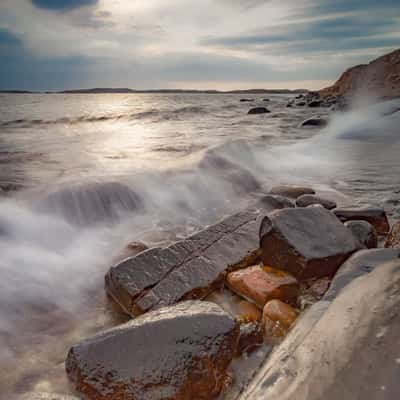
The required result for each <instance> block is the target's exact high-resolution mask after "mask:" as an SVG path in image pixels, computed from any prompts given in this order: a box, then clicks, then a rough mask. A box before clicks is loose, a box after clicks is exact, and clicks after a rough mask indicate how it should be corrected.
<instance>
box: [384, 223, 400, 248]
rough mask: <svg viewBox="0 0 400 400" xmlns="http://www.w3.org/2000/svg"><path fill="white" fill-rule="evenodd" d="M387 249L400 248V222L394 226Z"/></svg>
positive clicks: (386, 245) (388, 238) (388, 239)
mask: <svg viewBox="0 0 400 400" xmlns="http://www.w3.org/2000/svg"><path fill="white" fill-rule="evenodd" d="M385 247H395V248H400V221H399V222H397V223H395V224H394V225H393V226H392V229H391V230H390V233H389V235H388V237H387V239H386V242H385Z"/></svg>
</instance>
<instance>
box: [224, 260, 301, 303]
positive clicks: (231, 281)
mask: <svg viewBox="0 0 400 400" xmlns="http://www.w3.org/2000/svg"><path fill="white" fill-rule="evenodd" d="M226 281H227V284H228V287H229V288H230V289H231V290H232V291H233V292H235V293H237V294H238V295H239V296H242V297H243V298H245V299H247V300H249V301H251V302H253V303H255V304H256V305H257V306H258V307H260V308H263V307H264V305H265V304H266V303H267V302H268V301H269V300H272V299H282V300H285V301H287V302H289V303H292V304H296V302H297V297H298V295H299V283H298V282H297V280H296V279H295V278H294V277H293V276H291V275H290V274H288V273H286V272H284V271H280V270H276V269H273V268H270V267H266V266H263V267H261V266H260V265H255V266H252V267H249V268H245V269H241V270H239V271H235V272H231V273H230V274H228V276H227V279H226Z"/></svg>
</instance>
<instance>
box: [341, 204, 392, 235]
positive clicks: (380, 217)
mask: <svg viewBox="0 0 400 400" xmlns="http://www.w3.org/2000/svg"><path fill="white" fill-rule="evenodd" d="M333 212H334V214H335V215H336V216H337V217H338V218H339V219H340V220H341V221H342V222H346V221H354V220H361V221H367V222H369V223H370V224H371V225H372V226H374V228H375V229H376V231H377V232H378V234H379V235H385V234H386V233H388V232H389V230H390V225H389V221H388V219H387V216H386V212H385V211H384V210H383V209H381V208H361V209H357V208H340V209H339V208H338V209H336V210H334V211H333Z"/></svg>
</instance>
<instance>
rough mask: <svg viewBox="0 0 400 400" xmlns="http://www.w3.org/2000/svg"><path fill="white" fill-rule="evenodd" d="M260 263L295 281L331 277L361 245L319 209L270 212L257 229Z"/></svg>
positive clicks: (326, 211) (340, 225)
mask: <svg viewBox="0 0 400 400" xmlns="http://www.w3.org/2000/svg"><path fill="white" fill-rule="evenodd" d="M260 246H261V259H262V261H263V263H264V264H265V265H271V266H273V267H276V268H280V269H282V270H285V271H288V272H289V273H291V274H292V275H294V276H295V277H297V278H298V279H301V280H304V279H310V278H321V277H324V276H333V275H334V274H335V272H336V271H337V269H338V268H339V267H340V265H341V264H342V263H343V262H344V261H345V260H346V258H348V257H349V256H350V255H351V254H352V253H354V252H355V251H356V250H359V249H360V248H361V244H360V243H359V242H358V240H357V239H356V238H355V237H354V236H353V234H352V233H351V232H350V230H349V229H347V228H346V227H345V226H344V225H343V224H341V223H340V221H339V220H338V219H337V218H336V217H335V216H334V215H333V214H332V213H331V212H330V211H328V210H326V209H324V208H323V207H308V208H294V209H290V208H287V209H283V210H279V211H274V212H272V213H270V214H268V216H266V217H265V218H264V219H263V221H262V224H261V227H260Z"/></svg>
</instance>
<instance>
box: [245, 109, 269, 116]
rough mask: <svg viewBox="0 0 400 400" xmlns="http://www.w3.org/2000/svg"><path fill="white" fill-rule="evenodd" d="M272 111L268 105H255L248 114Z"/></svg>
mask: <svg viewBox="0 0 400 400" xmlns="http://www.w3.org/2000/svg"><path fill="white" fill-rule="evenodd" d="M270 112H271V111H269V110H268V108H266V107H254V108H251V109H250V110H249V112H248V113H247V114H249V115H252V114H267V113H270Z"/></svg>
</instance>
